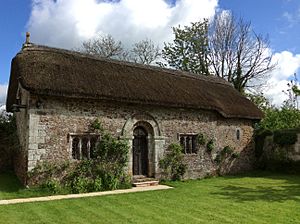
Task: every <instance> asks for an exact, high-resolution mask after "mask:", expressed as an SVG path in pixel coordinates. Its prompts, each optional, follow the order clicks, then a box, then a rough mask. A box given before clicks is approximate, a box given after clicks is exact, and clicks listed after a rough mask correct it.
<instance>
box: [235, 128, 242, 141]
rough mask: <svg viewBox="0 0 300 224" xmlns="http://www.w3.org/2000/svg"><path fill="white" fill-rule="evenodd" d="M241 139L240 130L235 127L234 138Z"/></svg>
mask: <svg viewBox="0 0 300 224" xmlns="http://www.w3.org/2000/svg"><path fill="white" fill-rule="evenodd" d="M240 139H241V131H240V129H237V130H236V140H238V141H239V140H240Z"/></svg>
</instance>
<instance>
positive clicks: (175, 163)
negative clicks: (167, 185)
mask: <svg viewBox="0 0 300 224" xmlns="http://www.w3.org/2000/svg"><path fill="white" fill-rule="evenodd" d="M168 149H169V150H168V153H167V154H166V155H165V157H164V158H163V159H161V160H160V161H159V167H160V168H161V169H163V171H164V173H165V175H166V177H167V178H171V179H172V180H180V179H182V177H183V175H184V174H185V172H186V168H187V167H186V165H185V164H184V162H183V157H184V154H183V153H182V147H181V145H179V144H175V143H172V144H171V145H170V146H169V148H168Z"/></svg>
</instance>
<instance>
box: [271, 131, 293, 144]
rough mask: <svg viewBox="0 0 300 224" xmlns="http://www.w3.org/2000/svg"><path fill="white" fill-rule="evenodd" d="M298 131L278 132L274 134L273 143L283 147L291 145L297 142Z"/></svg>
mask: <svg viewBox="0 0 300 224" xmlns="http://www.w3.org/2000/svg"><path fill="white" fill-rule="evenodd" d="M298 132H299V130H298V129H286V130H278V131H275V132H274V143H276V144H278V145H280V146H284V145H293V144H295V143H296V141H297V134H298Z"/></svg>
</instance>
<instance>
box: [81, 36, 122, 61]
mask: <svg viewBox="0 0 300 224" xmlns="http://www.w3.org/2000/svg"><path fill="white" fill-rule="evenodd" d="M79 50H80V51H81V52H84V53H87V54H92V55H99V56H102V57H105V58H121V57H122V55H124V53H125V52H124V49H123V46H122V42H121V41H116V40H115V39H114V38H113V37H112V36H111V35H105V36H100V35H99V36H97V37H96V38H92V39H89V40H87V41H84V42H83V43H82V46H81V48H80V49H79Z"/></svg>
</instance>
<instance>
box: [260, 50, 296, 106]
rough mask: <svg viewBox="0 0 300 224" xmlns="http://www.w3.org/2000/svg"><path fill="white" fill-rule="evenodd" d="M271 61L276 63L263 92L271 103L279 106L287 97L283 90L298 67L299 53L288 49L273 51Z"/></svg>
mask: <svg viewBox="0 0 300 224" xmlns="http://www.w3.org/2000/svg"><path fill="white" fill-rule="evenodd" d="M273 62H274V63H275V62H276V63H277V67H276V69H275V70H274V71H272V73H271V75H270V79H269V80H268V84H267V87H266V88H265V90H264V93H265V95H266V96H267V97H268V98H269V99H270V100H271V102H272V103H274V104H275V105H277V106H280V105H281V104H282V102H283V101H284V100H286V99H287V98H288V97H287V95H286V94H285V93H284V92H283V90H284V91H285V90H287V83H288V80H291V79H293V75H294V73H297V71H298V70H299V69H300V54H295V55H294V54H293V53H291V52H289V51H282V52H280V53H275V54H274V56H273Z"/></svg>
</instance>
